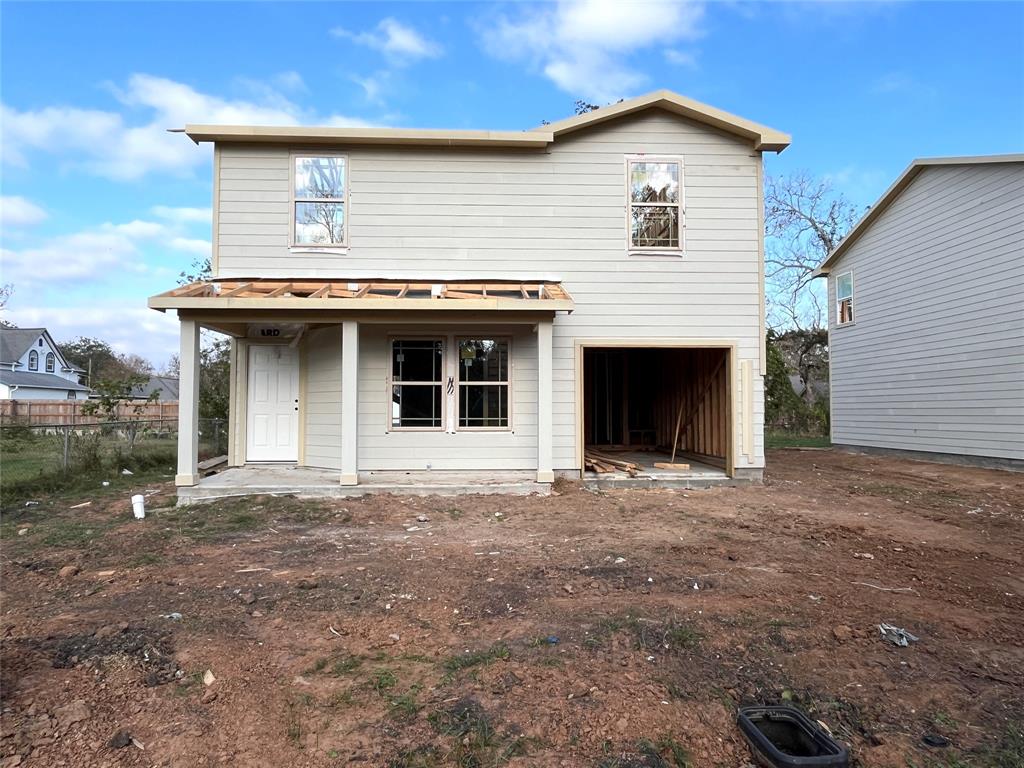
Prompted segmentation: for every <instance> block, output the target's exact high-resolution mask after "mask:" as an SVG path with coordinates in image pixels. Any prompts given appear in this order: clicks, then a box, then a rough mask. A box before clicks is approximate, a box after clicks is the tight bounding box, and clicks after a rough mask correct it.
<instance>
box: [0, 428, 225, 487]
mask: <svg viewBox="0 0 1024 768" xmlns="http://www.w3.org/2000/svg"><path fill="white" fill-rule="evenodd" d="M177 446H178V422H177V419H149V420H127V421H110V422H103V423H100V424H85V425H83V424H74V425H72V424H46V425H27V424H17V423H7V424H4V425H3V426H2V427H0V483H2V484H3V485H5V486H8V487H10V486H12V485H20V484H23V483H28V482H31V481H32V480H33V479H35V478H39V477H41V476H44V477H53V476H57V475H61V474H63V475H74V474H77V473H92V472H97V471H101V470H111V471H121V470H123V469H129V470H132V469H134V468H140V467H141V468H149V467H156V466H165V465H166V466H167V467H169V468H170V471H172V472H173V468H174V466H175V464H176V463H177ZM227 447H228V430H227V422H226V421H225V420H223V419H200V420H199V459H200V460H203V459H206V458H210V457H213V456H221V455H223V454H225V453H227Z"/></svg>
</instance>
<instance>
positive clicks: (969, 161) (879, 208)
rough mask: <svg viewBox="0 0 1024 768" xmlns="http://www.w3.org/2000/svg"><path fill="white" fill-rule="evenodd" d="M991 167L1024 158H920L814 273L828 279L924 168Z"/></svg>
mask: <svg viewBox="0 0 1024 768" xmlns="http://www.w3.org/2000/svg"><path fill="white" fill-rule="evenodd" d="M989 163H1024V154H1012V155H965V156H963V157H920V158H918V159H917V160H914V162H912V163H911V164H910V165H908V166H907V168H906V170H905V171H903V173H901V174H900V175H899V178H897V179H896V181H894V182H893V183H892V186H890V187H889V188H888V189H887V190H885V192H884V193H883V194H882V196H881V197H880V198H878V201H877V202H876V203H875V204H874V205H872V206H871V207H870V208H868V211H867V213H865V214H864V215H863V216H862V217H861V219H860V221H858V222H857V223H856V224H854V225H853V229H851V230H850V231H849V232H847V233H846V237H844V238H843V239H842V241H841V242H840V243H839V245H837V246H836V247H835V248H833V249H832V253H830V254H829V255H828V256H827V257H826V258H825V260H824V261H823V262H821V266H820V267H818V269H817V270H816V272H815V275H816V276H817V277H822V276H824V275H827V274H828V273H829V272H830V271H831V269H832V266H833V265H834V264H835V263H836V261H838V260H839V257H841V256H842V255H843V254H844V253H845V252H846V251H847V250H848V249H849V248H850V246H852V245H853V244H854V243H855V242H857V240H858V239H859V238H860V237H861V236H862V235H863V234H864V233H865V232H867V231H868V229H869V228H870V227H871V224H872V222H874V220H875V219H877V218H878V217H879V216H881V215H882V213H883V212H884V211H885V209H886V208H888V207H889V206H890V205H892V204H893V203H894V202H895V201H896V198H898V197H899V196H900V194H901V193H902V192H903V190H905V189H906V188H907V187H909V186H910V183H911V182H912V181H913V180H914V179H915V178H917V175H918V174H919V173H921V171H923V170H924V169H925V168H931V167H934V166H939V165H984V164H989Z"/></svg>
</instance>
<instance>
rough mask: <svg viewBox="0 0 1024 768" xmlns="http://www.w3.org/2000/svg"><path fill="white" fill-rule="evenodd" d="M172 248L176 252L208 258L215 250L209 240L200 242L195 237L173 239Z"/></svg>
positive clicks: (171, 241)
mask: <svg viewBox="0 0 1024 768" xmlns="http://www.w3.org/2000/svg"><path fill="white" fill-rule="evenodd" d="M170 246H171V248H172V249H174V250H175V251H182V252H183V253H191V254H192V255H193V256H201V257H203V258H206V257H208V256H209V255H210V253H211V252H212V250H213V246H212V245H211V244H210V241H209V240H199V239H197V238H194V237H172V238H171V240H170Z"/></svg>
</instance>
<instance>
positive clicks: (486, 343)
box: [458, 339, 510, 429]
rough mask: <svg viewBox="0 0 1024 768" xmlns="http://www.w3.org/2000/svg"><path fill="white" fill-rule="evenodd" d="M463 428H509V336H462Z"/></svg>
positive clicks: (460, 354)
mask: <svg viewBox="0 0 1024 768" xmlns="http://www.w3.org/2000/svg"><path fill="white" fill-rule="evenodd" d="M458 348H459V359H458V366H459V372H458V378H459V388H458V390H459V391H458V397H459V424H458V427H459V429H508V426H509V418H508V400H509V383H510V380H509V358H508V340H507V339H460V340H459V344H458Z"/></svg>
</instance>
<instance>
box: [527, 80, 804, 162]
mask: <svg viewBox="0 0 1024 768" xmlns="http://www.w3.org/2000/svg"><path fill="white" fill-rule="evenodd" d="M651 108H657V109H663V110H665V111H667V112H672V113H674V114H677V115H680V116H682V117H686V118H689V119H690V120H694V121H695V122H698V123H703V124H705V125H710V126H712V127H713V128H718V129H720V130H722V131H725V132H726V133H731V134H734V135H736V136H740V137H742V138H745V139H749V140H750V141H752V142H753V144H754V149H756V150H758V151H761V152H781V151H782V150H784V149H785V148H786V147H788V146H789V145H790V143H791V142H792V138H791V137H790V135H789V134H788V133H783V132H782V131H777V130H775V129H774V128H769V127H768V126H766V125H761V124H760V123H755V122H753V121H751V120H747V119H745V118H742V117H739V116H737V115H733V114H730V113H729V112H725V111H724V110H721V109H718V108H716V107H712V106H710V105H708V104H702V103H701V102H699V101H695V100H693V99H688V98H687V97H685V96H680V95H679V94H678V93H674V92H672V91H667V90H660V91H654V92H652V93H648V94H645V95H643V96H637V97H636V98H635V99H626V100H624V101H620V102H619V103H617V104H610V105H609V106H607V107H601V108H600V109H595V110H593V111H591V112H585V113H583V114H582V115H577V116H576V117H569V118H566V119H565V120H559V121H558V122H557V123H551V124H550V125H544V126H541V127H539V128H535V129H534V131H536V132H538V133H539V132H542V131H546V132H550V133H551V134H552V135H553V136H554V138H555V139H556V140H557V139H558V138H559V137H561V136H564V135H566V134H568V133H572V132H573V131H578V130H580V129H582V128H586V127H588V126H591V125H598V124H600V123H604V122H607V121H609V120H614V119H615V118H618V117H622V116H624V115H629V114H632V113H634V112H640V111H642V110H645V109H651Z"/></svg>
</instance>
